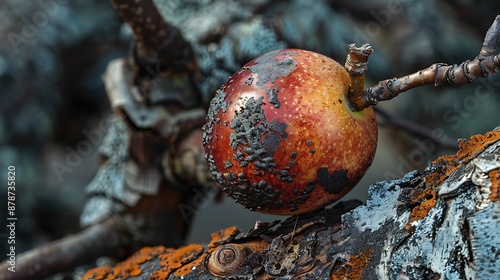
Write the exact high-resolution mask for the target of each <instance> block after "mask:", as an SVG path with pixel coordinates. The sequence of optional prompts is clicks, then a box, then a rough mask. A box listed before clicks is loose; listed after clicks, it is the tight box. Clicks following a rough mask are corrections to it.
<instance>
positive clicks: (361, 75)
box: [345, 44, 373, 111]
mask: <svg viewBox="0 0 500 280" xmlns="http://www.w3.org/2000/svg"><path fill="white" fill-rule="evenodd" d="M372 52H373V49H372V46H370V45H369V44H364V45H363V46H361V47H359V48H358V47H356V45H355V44H350V45H349V54H347V59H346V62H345V69H346V70H347V73H349V76H350V81H349V92H348V94H347V99H349V101H350V103H351V104H350V105H351V106H352V107H353V109H354V110H355V111H359V110H360V108H359V105H358V104H364V103H365V101H364V99H365V98H364V96H363V90H364V88H365V72H366V70H367V69H368V57H369V56H370V54H371V53H372Z"/></svg>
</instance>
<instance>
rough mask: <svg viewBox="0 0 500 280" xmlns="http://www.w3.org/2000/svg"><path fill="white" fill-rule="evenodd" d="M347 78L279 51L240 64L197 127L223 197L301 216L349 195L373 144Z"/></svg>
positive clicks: (318, 61) (366, 115) (323, 62)
mask: <svg viewBox="0 0 500 280" xmlns="http://www.w3.org/2000/svg"><path fill="white" fill-rule="evenodd" d="M348 88H349V75H348V73H347V72H346V70H345V69H344V67H342V66H341V65H340V64H339V63H337V62H335V61H334V60H332V59H330V58H328V57H326V56H323V55H321V54H318V53H314V52H310V51H305V50H300V49H284V50H277V51H272V52H269V53H267V54H264V55H262V56H260V57H258V58H256V59H254V60H252V61H250V62H249V63H248V64H246V65H245V66H244V67H243V68H242V69H241V70H239V71H238V72H237V73H235V74H234V75H233V76H232V77H230V78H229V81H228V82H227V83H226V84H225V85H224V86H222V87H221V89H220V90H218V91H217V94H216V96H215V98H214V99H213V100H212V103H211V105H210V108H209V112H208V116H207V123H206V125H205V126H204V131H205V132H204V135H203V142H204V146H205V151H206V158H207V160H208V163H209V167H210V171H211V173H212V175H213V176H214V178H215V180H216V181H217V182H218V183H219V184H220V185H221V187H222V189H223V190H224V191H225V192H226V194H227V195H228V196H230V197H232V198H233V199H235V200H236V201H237V202H238V203H241V204H243V205H244V206H245V207H247V208H249V209H251V210H255V211H258V212H262V213H267V214H275V215H291V214H301V213H305V212H309V211H313V210H316V209H319V208H322V207H324V206H326V205H328V204H330V203H332V202H334V201H336V200H339V199H340V198H341V197H342V196H344V195H345V194H346V193H348V192H349V191H350V190H351V189H352V188H353V187H354V186H355V185H356V183H357V182H358V181H359V180H360V179H361V177H362V176H363V175H364V174H365V172H366V170H367V169H368V167H369V166H370V165H371V163H372V161H373V157H374V155H375V150H376V146H377V123H376V120H375V114H374V111H373V109H372V108H371V107H370V108H367V109H364V110H363V111H361V112H353V111H351V109H350V108H349V103H348V101H347V92H348Z"/></svg>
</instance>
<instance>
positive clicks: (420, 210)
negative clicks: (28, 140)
mask: <svg viewBox="0 0 500 280" xmlns="http://www.w3.org/2000/svg"><path fill="white" fill-rule="evenodd" d="M412 196H413V197H412V198H411V202H412V203H413V204H416V205H417V206H415V207H413V209H412V210H411V214H410V218H409V219H408V223H406V226H405V228H406V230H408V231H413V226H412V225H411V224H412V223H413V222H415V221H418V220H420V219H423V218H424V217H426V216H427V214H428V213H429V211H430V210H431V209H432V208H433V207H434V206H435V205H436V202H437V200H436V198H437V194H436V191H434V189H432V188H426V189H424V190H416V191H415V192H413V194H412Z"/></svg>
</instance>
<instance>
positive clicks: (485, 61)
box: [351, 16, 500, 110]
mask: <svg viewBox="0 0 500 280" xmlns="http://www.w3.org/2000/svg"><path fill="white" fill-rule="evenodd" d="M499 38H500V16H497V17H496V18H495V20H494V22H493V24H492V25H491V27H490V28H489V29H488V32H487V33H486V35H485V38H484V43H483V46H482V48H481V51H480V52H479V55H478V56H477V57H476V58H474V60H472V61H469V60H467V61H465V62H462V63H461V64H459V65H457V64H453V65H447V64H445V63H435V64H433V65H431V66H430V67H428V68H425V69H423V70H420V71H418V72H415V73H413V74H410V75H407V76H404V77H401V78H392V79H387V80H384V81H380V82H379V83H378V84H376V85H375V86H373V87H370V88H368V89H366V90H365V91H364V92H363V96H364V98H360V99H355V100H351V102H352V103H353V106H354V107H355V108H356V109H358V110H362V109H364V108H367V107H369V106H372V105H376V104H377V103H378V102H380V101H384V100H390V99H392V98H394V97H396V96H398V95H399V94H400V93H402V92H405V91H407V90H410V89H412V88H416V87H419V86H423V85H434V86H435V87H448V86H456V85H461V84H466V83H471V82H472V81H474V80H476V79H479V78H483V77H487V76H489V75H491V74H492V73H496V72H499V71H500V55H493V54H494V53H495V52H496V50H497V48H498V45H499V44H500V39H499Z"/></svg>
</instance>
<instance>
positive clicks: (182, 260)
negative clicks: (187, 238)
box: [151, 244, 204, 279]
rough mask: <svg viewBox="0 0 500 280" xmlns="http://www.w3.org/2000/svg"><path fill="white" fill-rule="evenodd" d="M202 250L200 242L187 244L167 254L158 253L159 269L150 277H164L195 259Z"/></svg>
mask: <svg viewBox="0 0 500 280" xmlns="http://www.w3.org/2000/svg"><path fill="white" fill-rule="evenodd" d="M203 252H204V247H203V246H202V245H200V244H189V245H187V246H184V247H181V248H179V249H177V250H175V249H172V251H170V252H168V253H167V254H162V255H158V258H160V267H161V268H160V269H158V270H156V271H155V272H153V273H152V274H151V278H152V279H166V278H167V277H168V276H170V274H172V272H174V271H176V270H178V269H179V268H181V267H183V266H185V265H187V264H190V263H191V262H193V261H195V260H197V259H198V258H199V257H200V256H201V255H202V254H203Z"/></svg>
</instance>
